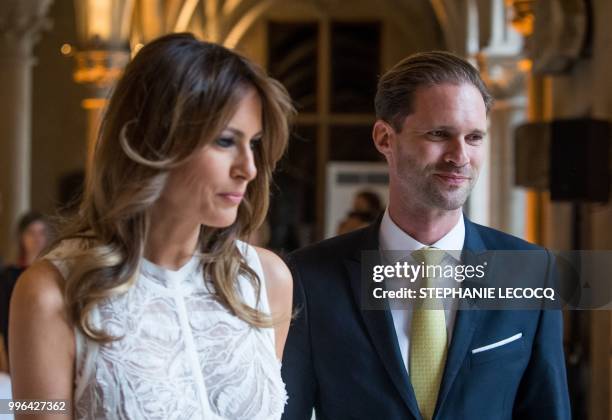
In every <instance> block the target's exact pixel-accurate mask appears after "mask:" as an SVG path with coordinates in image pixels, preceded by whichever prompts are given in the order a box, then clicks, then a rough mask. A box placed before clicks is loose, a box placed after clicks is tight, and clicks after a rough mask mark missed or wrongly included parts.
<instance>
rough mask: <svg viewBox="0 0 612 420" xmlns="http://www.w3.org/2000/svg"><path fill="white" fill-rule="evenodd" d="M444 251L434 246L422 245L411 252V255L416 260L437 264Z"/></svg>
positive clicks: (426, 263)
mask: <svg viewBox="0 0 612 420" xmlns="http://www.w3.org/2000/svg"><path fill="white" fill-rule="evenodd" d="M444 254H445V252H444V251H443V250H441V249H438V248H436V247H434V246H424V247H423V248H421V249H418V250H416V251H414V252H413V253H412V257H413V258H414V259H415V260H416V261H417V262H424V263H425V265H438V264H440V262H441V261H442V259H443V258H444Z"/></svg>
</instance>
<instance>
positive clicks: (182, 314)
mask: <svg viewBox="0 0 612 420" xmlns="http://www.w3.org/2000/svg"><path fill="white" fill-rule="evenodd" d="M237 244H238V248H239V249H240V251H241V252H242V254H243V255H244V257H245V259H246V261H247V263H248V265H249V266H250V267H251V269H253V270H254V271H255V272H256V273H257V275H258V276H259V278H260V280H261V283H262V284H261V294H260V295H261V298H260V301H259V306H257V299H256V296H255V290H254V288H253V287H252V286H251V284H250V282H249V281H248V280H247V279H246V278H244V277H243V276H240V277H239V279H238V286H239V291H240V294H241V295H242V298H243V301H244V302H245V303H246V304H248V305H250V306H252V307H257V308H258V309H259V310H261V311H263V312H265V313H269V312H270V310H269V305H268V300H267V294H266V292H265V290H266V289H265V279H264V275H263V270H262V267H261V263H260V261H259V257H258V255H257V252H256V251H255V249H254V248H253V247H251V246H249V245H247V244H246V243H244V242H239V241H238V242H237ZM73 246H77V245H76V241H64V242H63V243H62V244H60V246H58V247H57V248H56V249H54V250H53V251H51V253H49V254H48V255H47V256H46V257H45V258H46V259H48V260H49V261H50V262H51V263H53V264H54V265H55V266H56V267H57V268H58V270H59V271H60V272H61V273H62V275H64V277H66V276H67V275H68V273H69V270H70V260H69V259H66V258H65V256H66V255H67V251H70V247H73ZM209 288H212V286H211V285H208V287H207V286H206V285H205V284H204V279H203V274H202V265H201V263H200V260H199V258H198V257H193V258H192V259H191V260H190V261H189V262H187V263H186V264H185V265H184V266H183V267H181V268H180V269H179V270H176V271H173V270H168V269H164V268H162V267H159V266H157V265H155V264H153V263H151V262H149V261H147V260H143V261H142V262H141V267H140V273H139V277H138V279H137V280H136V282H135V284H134V286H132V287H131V288H130V289H129V290H128V291H127V292H126V293H124V294H122V295H120V296H116V297H112V298H109V299H105V300H104V301H102V302H101V303H100V304H99V305H97V306H96V307H95V308H94V310H93V311H92V313H91V315H92V318H91V319H92V324H93V325H94V326H95V327H96V328H103V329H104V330H105V331H106V332H108V333H110V334H111V335H113V336H115V337H122V338H120V339H119V340H117V341H113V342H110V343H108V344H98V343H96V342H94V341H92V340H90V339H88V338H87V337H86V336H85V335H83V334H82V333H81V332H80V331H79V330H78V329H77V328H76V327H75V337H76V366H75V372H76V374H75V384H74V385H75V388H74V389H75V390H74V399H73V409H74V415H75V418H76V419H138V420H140V419H143V420H144V419H164V420H171V419H190V420H191V419H203V420H208V419H211V420H219V419H245V420H246V419H248V420H259V419H261V420H264V419H265V420H271V419H279V418H280V416H281V414H282V412H283V409H284V405H285V403H286V400H287V394H286V391H285V385H284V383H283V381H282V379H281V375H280V362H279V361H278V360H277V359H276V354H275V349H274V330H273V329H272V328H256V327H252V326H250V325H249V324H247V323H246V322H244V321H242V320H241V319H239V318H238V317H236V316H234V315H232V314H231V313H230V312H229V311H228V309H226V308H225V307H224V306H223V305H221V304H220V303H218V302H217V301H216V300H215V298H214V296H213V295H212V294H211V291H210V290H209Z"/></svg>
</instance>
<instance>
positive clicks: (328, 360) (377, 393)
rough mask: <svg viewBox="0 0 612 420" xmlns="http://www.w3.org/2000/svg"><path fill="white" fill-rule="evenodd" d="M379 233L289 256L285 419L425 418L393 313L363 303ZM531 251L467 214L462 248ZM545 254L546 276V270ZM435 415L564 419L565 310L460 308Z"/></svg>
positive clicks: (566, 405)
mask: <svg viewBox="0 0 612 420" xmlns="http://www.w3.org/2000/svg"><path fill="white" fill-rule="evenodd" d="M378 230H379V224H374V225H371V226H369V227H367V228H365V229H362V230H359V231H356V232H352V233H348V234H346V235H343V236H339V237H336V238H332V239H329V240H326V241H323V242H320V243H318V244H315V245H312V246H309V247H307V248H304V249H301V250H299V251H296V252H295V253H293V254H291V255H290V256H289V258H288V263H289V266H290V268H291V270H292V273H293V278H294V307H295V309H296V310H297V311H298V312H297V315H296V317H295V319H294V320H293V322H292V325H291V328H290V330H289V336H288V339H287V343H286V346H285V350H284V357H283V367H282V374H283V378H284V380H285V383H286V385H287V391H288V394H289V401H288V403H287V406H286V407H285V413H284V415H283V419H286V420H308V419H310V417H311V413H312V408H313V407H315V409H316V413H317V420H348V419H363V420H378V419H384V420H395V419H397V420H399V419H402V420H404V419H420V418H421V416H420V414H419V410H418V407H417V402H416V398H415V396H414V391H413V389H412V386H411V383H410V378H409V376H408V373H407V371H406V368H405V366H404V363H403V361H402V359H401V354H400V350H399V347H398V341H397V337H396V334H395V329H394V327H393V320H392V316H391V313H390V311H389V310H363V309H361V304H360V303H361V301H360V296H361V295H360V282H361V280H360V276H361V269H360V265H361V263H360V258H361V251H362V250H376V249H378ZM527 249H541V248H538V247H536V246H534V245H532V244H529V243H527V242H525V241H522V240H520V239H518V238H515V237H513V236H510V235H507V234H505V233H502V232H499V231H496V230H494V229H490V228H487V227H484V226H480V225H477V224H475V223H472V222H470V221H469V220H467V218H466V219H465V244H464V251H466V250H468V251H472V252H474V253H479V252H484V251H487V250H527ZM543 254H544V255H546V260H547V262H546V264H548V265H549V267H548V269H547V270H546V271H543V272H551V271H552V270H551V268H552V259H551V258H550V257H549V256H548V255H549V254H548V253H547V252H543ZM526 269H529V267H526ZM518 333H522V338H520V339H518V340H516V341H513V342H511V343H509V344H506V345H503V346H499V347H496V348H493V349H491V350H488V351H483V352H479V353H476V354H472V352H471V350H472V349H476V348H479V347H483V346H486V345H488V344H491V343H495V342H498V341H500V340H503V339H505V338H508V337H511V336H514V335H516V334H518ZM434 418H436V419H486V420H492V419H511V418H517V419H569V418H570V405H569V398H568V391H567V379H566V373H565V362H564V356H563V345H562V316H561V312H560V311H558V310H513V311H491V310H489V311H485V310H465V311H463V310H459V311H458V312H457V317H456V320H455V326H454V330H453V334H452V341H451V344H450V347H449V350H448V354H447V361H446V367H445V371H444V376H443V379H442V384H441V386H440V392H439V396H438V403H437V406H436V411H435V413H434Z"/></svg>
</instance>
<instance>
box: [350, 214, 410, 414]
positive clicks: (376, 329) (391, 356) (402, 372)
mask: <svg viewBox="0 0 612 420" xmlns="http://www.w3.org/2000/svg"><path fill="white" fill-rule="evenodd" d="M379 226H380V219H379V221H378V223H374V224H372V225H371V226H370V227H369V228H367V230H366V231H365V234H366V238H365V241H364V243H363V244H362V246H361V247H360V249H358V250H357V251H356V252H355V253H354V254H353V255H352V256H351V257H350V258H347V259H346V260H345V261H344V263H345V266H346V269H347V271H348V274H349V279H350V284H351V288H352V290H353V298H354V299H355V303H356V304H357V307H358V308H359V309H360V310H359V312H360V314H361V316H362V318H363V322H364V325H365V327H366V330H367V332H368V334H369V336H370V338H371V340H372V343H373V345H374V348H375V349H376V352H377V354H378V356H379V357H380V359H381V361H382V363H383V365H384V367H385V370H386V371H387V373H388V374H389V376H390V377H391V381H392V382H393V384H394V385H395V387H396V388H397V390H398V392H399V393H400V395H401V397H402V400H403V401H404V403H405V404H406V405H407V406H408V409H409V410H410V412H411V413H412V415H413V416H414V417H415V418H420V414H419V409H418V405H417V401H416V398H415V396H414V391H413V389H412V385H411V384H410V379H409V378H408V373H407V372H406V367H405V365H404V362H403V361H402V355H401V352H400V349H399V345H398V341H397V336H396V334H395V327H394V324H393V317H392V315H391V312H390V310H389V309H388V307H387V309H386V310H364V309H362V307H363V304H362V283H361V282H362V280H361V263H362V262H361V251H362V250H378V230H379Z"/></svg>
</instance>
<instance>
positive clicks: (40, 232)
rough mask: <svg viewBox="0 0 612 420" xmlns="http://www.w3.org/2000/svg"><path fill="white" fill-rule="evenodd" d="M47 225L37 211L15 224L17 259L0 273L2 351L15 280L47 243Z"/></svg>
mask: <svg viewBox="0 0 612 420" xmlns="http://www.w3.org/2000/svg"><path fill="white" fill-rule="evenodd" d="M49 233H50V232H49V225H48V224H47V220H46V219H45V217H44V216H43V215H42V214H40V213H38V212H37V211H29V212H27V213H25V214H24V215H22V216H21V218H20V219H19V222H18V223H17V246H18V251H17V259H16V262H15V264H10V265H8V266H6V267H5V268H4V269H3V270H2V272H1V273H0V332H1V333H2V337H3V339H4V349H8V315H9V303H10V301H11V295H12V294H13V289H14V288H15V283H16V282H17V279H18V278H19V276H20V275H21V273H23V272H24V270H25V269H26V268H28V267H29V266H30V265H32V263H33V262H34V260H36V258H38V256H39V255H40V253H41V252H42V251H43V250H44V249H45V247H46V246H47V245H48V242H49Z"/></svg>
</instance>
